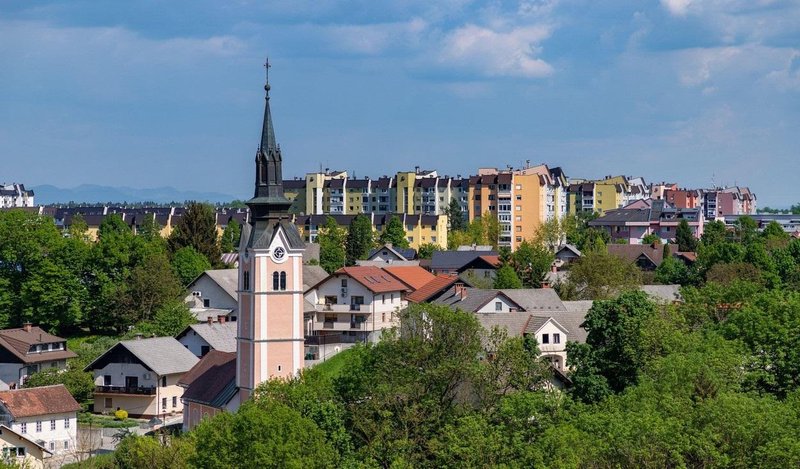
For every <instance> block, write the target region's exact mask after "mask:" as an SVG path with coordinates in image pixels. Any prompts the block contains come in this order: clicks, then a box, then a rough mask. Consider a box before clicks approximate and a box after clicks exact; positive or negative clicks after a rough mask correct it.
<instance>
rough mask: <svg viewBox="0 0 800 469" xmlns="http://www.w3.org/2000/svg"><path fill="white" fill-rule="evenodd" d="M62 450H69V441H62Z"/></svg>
mask: <svg viewBox="0 0 800 469" xmlns="http://www.w3.org/2000/svg"><path fill="white" fill-rule="evenodd" d="M64 449H69V440H66V441H64Z"/></svg>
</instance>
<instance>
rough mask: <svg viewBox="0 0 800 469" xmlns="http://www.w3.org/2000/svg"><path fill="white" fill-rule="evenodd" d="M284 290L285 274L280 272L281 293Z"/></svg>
mask: <svg viewBox="0 0 800 469" xmlns="http://www.w3.org/2000/svg"><path fill="white" fill-rule="evenodd" d="M284 290H286V272H281V291H284Z"/></svg>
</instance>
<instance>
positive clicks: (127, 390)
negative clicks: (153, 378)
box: [94, 386, 156, 396]
mask: <svg viewBox="0 0 800 469" xmlns="http://www.w3.org/2000/svg"><path fill="white" fill-rule="evenodd" d="M94 393H95V394H133V395H140V396H155V395H156V388H155V387H152V386H151V387H143V386H136V387H127V386H95V387H94Z"/></svg>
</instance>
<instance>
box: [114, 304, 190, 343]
mask: <svg viewBox="0 0 800 469" xmlns="http://www.w3.org/2000/svg"><path fill="white" fill-rule="evenodd" d="M196 322H197V318H196V317H195V315H193V314H192V313H191V312H190V311H189V307H188V306H187V305H186V304H184V303H183V302H182V301H177V300H175V301H171V302H169V303H166V304H164V305H161V306H160V307H159V308H158V309H157V310H156V312H155V315H154V316H153V319H152V320H149V321H142V322H140V323H139V324H137V325H136V327H135V328H134V330H132V331H131V332H129V333H128V334H127V336H128V337H130V336H133V335H135V334H143V335H145V336H157V337H164V336H175V335H177V334H179V333H180V332H182V331H183V330H184V329H186V328H187V327H189V326H190V325H191V324H195V323H196Z"/></svg>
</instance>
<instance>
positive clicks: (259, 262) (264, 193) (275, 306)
mask: <svg viewBox="0 0 800 469" xmlns="http://www.w3.org/2000/svg"><path fill="white" fill-rule="evenodd" d="M265 66H266V67H267V82H266V85H265V86H264V90H265V91H266V104H265V108H264V122H263V126H262V130H261V143H260V144H259V146H258V151H257V152H256V168H255V169H256V182H255V194H254V196H253V198H252V199H250V200H249V201H248V202H247V206H248V207H250V220H249V222H248V223H247V224H246V225H245V226H244V229H243V230H242V240H241V245H240V249H239V324H238V334H237V339H236V340H237V352H236V353H237V355H236V386H237V387H238V388H239V390H240V393H241V399H242V401H244V400H245V399H247V398H249V397H250V395H251V394H252V391H253V389H255V388H256V386H258V385H259V384H261V383H262V382H264V381H267V380H269V379H270V378H275V377H291V376H295V375H296V374H297V373H298V372H299V371H300V370H301V369H302V368H303V365H304V362H303V360H304V353H303V352H304V347H303V340H304V339H303V310H302V304H303V303H302V302H303V251H304V250H305V242H304V241H303V239H302V237H301V236H300V234H299V233H298V231H297V227H295V225H294V223H292V221H291V219H290V216H289V207H290V206H291V202H290V201H289V200H288V199H286V197H284V194H283V179H282V174H281V163H282V155H281V149H280V147H279V146H278V145H277V144H276V143H275V130H274V129H273V127H272V114H271V112H270V108H269V90H270V86H269V61H267V63H266V64H265Z"/></svg>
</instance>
